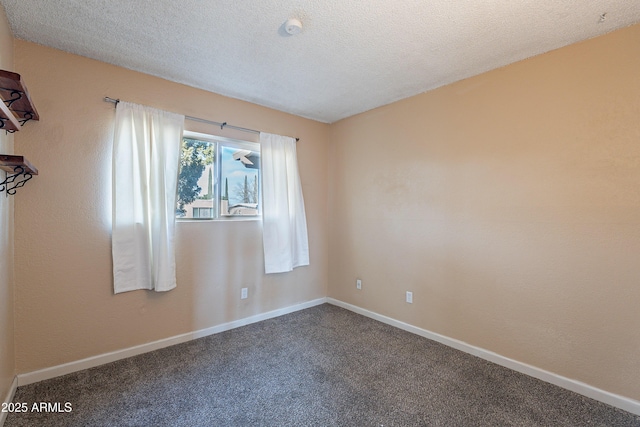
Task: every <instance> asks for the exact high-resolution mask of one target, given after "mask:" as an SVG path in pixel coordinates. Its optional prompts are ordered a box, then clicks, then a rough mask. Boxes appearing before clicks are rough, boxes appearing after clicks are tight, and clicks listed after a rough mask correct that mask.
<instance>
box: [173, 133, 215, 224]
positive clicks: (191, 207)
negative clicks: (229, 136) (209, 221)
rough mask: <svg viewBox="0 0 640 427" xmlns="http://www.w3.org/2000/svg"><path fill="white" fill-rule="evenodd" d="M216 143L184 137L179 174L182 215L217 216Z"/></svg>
mask: <svg viewBox="0 0 640 427" xmlns="http://www.w3.org/2000/svg"><path fill="white" fill-rule="evenodd" d="M214 168H215V143H214V142H211V141H201V140H198V139H191V138H183V140H182V146H181V153H180V174H179V176H178V201H177V206H176V217H178V218H213V213H214V211H215V210H214V206H215V188H216V182H215V179H216V174H215V169H214Z"/></svg>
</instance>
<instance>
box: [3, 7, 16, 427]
mask: <svg viewBox="0 0 640 427" xmlns="http://www.w3.org/2000/svg"><path fill="white" fill-rule="evenodd" d="M0 69H2V70H8V71H13V35H12V34H11V29H10V28H9V23H8V22H7V17H6V15H5V13H4V9H3V8H2V6H0ZM0 154H13V134H7V133H6V132H4V131H0ZM5 176H6V175H5V172H2V171H0V181H4V179H5ZM13 206H14V204H13V197H11V196H9V197H5V193H4V192H2V193H0V401H3V400H4V398H5V397H6V396H7V392H8V391H9V388H10V387H11V382H12V381H13V377H14V376H15V359H14V349H13V346H14V335H13ZM0 418H1V417H0Z"/></svg>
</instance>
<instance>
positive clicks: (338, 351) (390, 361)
mask: <svg viewBox="0 0 640 427" xmlns="http://www.w3.org/2000/svg"><path fill="white" fill-rule="evenodd" d="M41 401H45V402H60V403H61V404H62V407H63V408H64V403H65V402H70V403H71V404H72V409H73V410H72V412H69V413H37V412H27V413H25V414H10V415H9V417H8V418H7V421H6V424H5V426H6V427H14V426H29V427H32V426H375V427H380V426H389V427H390V426H587V425H588V426H616V427H622V426H640V417H638V416H635V415H633V414H630V413H628V412H625V411H621V410H619V409H616V408H613V407H611V406H608V405H605V404H603V403H600V402H597V401H595V400H592V399H589V398H586V397H583V396H580V395H578V394H575V393H572V392H569V391H566V390H564V389H561V388H559V387H556V386H553V385H550V384H547V383H544V382H542V381H539V380H536V379H534V378H531V377H528V376H526V375H522V374H519V373H517V372H514V371H512V370H509V369H506V368H503V367H501V366H498V365H495V364H493V363H490V362H486V361H484V360H482V359H479V358H476V357H473V356H471V355H468V354H466V353H462V352H460V351H457V350H454V349H451V348H449V347H446V346H444V345H441V344H439V343H436V342H433V341H430V340H427V339H425V338H422V337H419V336H416V335H413V334H410V333H408V332H405V331H402V330H399V329H396V328H394V327H391V326H388V325H385V324H383V323H380V322H377V321H375V320H371V319H368V318H366V317H363V316H360V315H358V314H354V313H352V312H349V311H347V310H343V309H341V308H338V307H335V306H331V305H327V304H325V305H321V306H317V307H313V308H310V309H307V310H303V311H299V312H296V313H292V314H289V315H286V316H282V317H278V318H276V319H270V320H265V321H263V322H260V323H255V324H252V325H249V326H245V327H242V328H238V329H234V330H231V331H227V332H224V333H220V334H217V335H214V336H210V337H206V338H202V339H199V340H195V341H191V342H188V343H184V344H180V345H176V346H173V347H169V348H165V349H162V350H158V351H154V352H152V353H147V354H144V355H140V356H136V357H133V358H130V359H126V360H121V361H118V362H114V363H110V364H108V365H103V366H100V367H97V368H92V369H88V370H85V371H81V372H76V373H73V374H69V375H66V376H63V377H59V378H55V379H52V380H47V381H43V382H40V383H36V384H31V385H28V386H24V387H19V388H18V390H17V392H16V396H15V398H14V402H27V403H28V405H29V406H30V407H31V405H32V404H33V402H41Z"/></svg>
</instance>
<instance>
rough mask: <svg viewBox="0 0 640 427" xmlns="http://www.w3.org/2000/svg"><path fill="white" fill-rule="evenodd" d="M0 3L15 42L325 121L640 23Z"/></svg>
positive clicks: (274, 4)
mask: <svg viewBox="0 0 640 427" xmlns="http://www.w3.org/2000/svg"><path fill="white" fill-rule="evenodd" d="M0 3H2V5H3V6H4V8H5V10H6V12H7V17H8V19H9V23H10V25H11V29H12V30H13V33H14V35H15V36H16V37H17V38H20V39H24V40H28V41H32V42H35V43H39V44H42V45H46V46H51V47H54V48H57V49H61V50H64V51H67V52H71V53H75V54H78V55H82V56H86V57H89V58H95V59H98V60H100V61H104V62H108V63H111V64H115V65H119V66H122V67H125V68H129V69H132V70H137V71H141V72H143V73H147V74H152V75H155V76H159V77H163V78H166V79H168V80H172V81H176V82H180V83H185V84H187V85H190V86H194V87H197V88H201V89H205V90H208V91H211V92H216V93H219V94H223V95H227V96H230V97H233V98H238V99H242V100H247V101H251V102H254V103H257V104H260V105H265V106H268V107H272V108H275V109H278V110H281V111H286V112H289V113H292V114H296V115H299V116H303V117H308V118H312V119H316V120H319V121H322V122H329V123H331V122H334V121H337V120H339V119H341V118H345V117H348V116H351V115H353V114H357V113H360V112H363V111H366V110H370V109H372V108H375V107H378V106H381V105H385V104H388V103H391V102H393V101H396V100H399V99H402V98H406V97H409V96H412V95H415V94H418V93H422V92H425V91H428V90H430V89H434V88H436V87H438V86H442V85H445V84H448V83H451V82H454V81H457V80H460V79H463V78H467V77H470V76H473V75H476V74H480V73H482V72H485V71H488V70H491V69H494V68H497V67H500V66H503V65H506V64H509V63H512V62H515V61H518V60H521V59H524V58H528V57H531V56H534V55H537V54H540V53H543V52H547V51H549V50H553V49H556V48H559V47H562V46H565V45H568V44H571V43H574V42H577V41H580V40H584V39H586V38H590V37H595V36H597V35H600V34H604V33H606V32H609V31H612V30H615V29H618V28H621V27H625V26H628V25H631V24H635V23H638V22H640V0H491V1H488V0H430V1H425V0H422V1H417V0H404V1H390V0H359V1H355V0H354V1H348V0H316V1H302V0H298V1H296V0H254V1H238V0H217V1H213V0H208V1H202V0H181V1H175V0H55V1H52V0H0ZM603 14H606V15H604V19H602V18H601V15H603ZM290 17H296V18H298V19H300V21H302V23H303V30H302V32H301V33H300V34H298V35H295V36H289V35H288V34H287V33H286V32H285V31H284V22H285V21H286V20H287V19H288V18H290ZM105 95H112V96H121V97H123V98H124V97H126V94H105Z"/></svg>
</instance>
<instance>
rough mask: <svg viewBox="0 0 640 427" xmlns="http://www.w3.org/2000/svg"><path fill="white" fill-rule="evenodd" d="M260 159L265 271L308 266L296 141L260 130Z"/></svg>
mask: <svg viewBox="0 0 640 427" xmlns="http://www.w3.org/2000/svg"><path fill="white" fill-rule="evenodd" d="M260 158H261V162H262V224H263V230H262V241H263V246H264V267H265V272H266V273H267V274H269V273H282V272H286V271H291V270H293V269H294V268H296V267H300V266H303V265H309V242H308V238H307V218H306V215H305V211H304V199H303V197H302V186H301V185H300V174H299V173H298V158H297V155H296V140H295V139H294V138H290V137H287V136H280V135H273V134H268V133H260Z"/></svg>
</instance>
